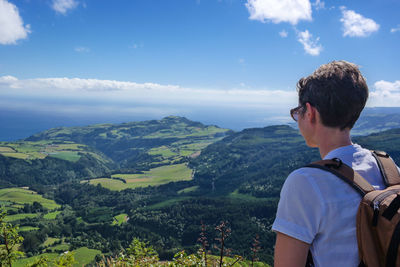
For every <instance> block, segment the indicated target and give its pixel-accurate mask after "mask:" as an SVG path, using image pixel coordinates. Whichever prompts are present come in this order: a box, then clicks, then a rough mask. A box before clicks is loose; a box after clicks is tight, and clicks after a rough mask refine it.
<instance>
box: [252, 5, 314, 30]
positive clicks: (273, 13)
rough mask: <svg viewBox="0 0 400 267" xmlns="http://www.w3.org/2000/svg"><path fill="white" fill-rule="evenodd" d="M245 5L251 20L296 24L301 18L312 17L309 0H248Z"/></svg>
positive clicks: (308, 18) (307, 18) (309, 18)
mask: <svg viewBox="0 0 400 267" xmlns="http://www.w3.org/2000/svg"><path fill="white" fill-rule="evenodd" d="M245 5H246V7H247V9H248V11H249V13H250V17H249V19H251V20H258V21H261V22H266V21H272V22H273V23H281V22H289V23H291V24H293V25H296V24H297V23H298V22H299V21H300V20H311V19H312V16H311V4H310V1H309V0H247V3H246V4H245Z"/></svg>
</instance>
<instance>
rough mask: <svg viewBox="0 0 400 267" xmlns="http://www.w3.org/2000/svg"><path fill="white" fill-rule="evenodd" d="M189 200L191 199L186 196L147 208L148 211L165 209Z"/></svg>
mask: <svg viewBox="0 0 400 267" xmlns="http://www.w3.org/2000/svg"><path fill="white" fill-rule="evenodd" d="M189 198H190V197H186V196H182V197H176V198H171V199H168V200H165V201H163V202H159V203H156V204H153V205H150V206H147V209H161V208H165V207H168V206H171V205H173V204H175V203H176V202H179V201H183V200H186V199H189Z"/></svg>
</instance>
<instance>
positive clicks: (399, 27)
mask: <svg viewBox="0 0 400 267" xmlns="http://www.w3.org/2000/svg"><path fill="white" fill-rule="evenodd" d="M398 31H400V25H397V27H396V28H391V29H390V32H391V33H395V32H398Z"/></svg>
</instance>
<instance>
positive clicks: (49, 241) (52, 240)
mask: <svg viewBox="0 0 400 267" xmlns="http://www.w3.org/2000/svg"><path fill="white" fill-rule="evenodd" d="M59 240H61V239H60V238H55V237H48V238H47V239H46V240H45V241H44V243H43V246H44V247H48V246H52V245H53V244H54V243H55V242H57V241H59Z"/></svg>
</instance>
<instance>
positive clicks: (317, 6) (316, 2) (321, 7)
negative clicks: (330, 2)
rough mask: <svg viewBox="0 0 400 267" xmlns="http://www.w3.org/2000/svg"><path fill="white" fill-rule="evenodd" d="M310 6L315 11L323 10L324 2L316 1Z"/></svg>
mask: <svg viewBox="0 0 400 267" xmlns="http://www.w3.org/2000/svg"><path fill="white" fill-rule="evenodd" d="M312 5H313V6H314V7H315V9H316V10H320V9H325V2H324V1H321V0H316V1H315V2H314V3H313V4H312Z"/></svg>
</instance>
